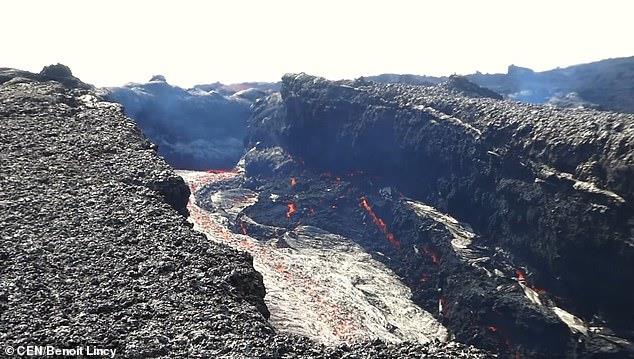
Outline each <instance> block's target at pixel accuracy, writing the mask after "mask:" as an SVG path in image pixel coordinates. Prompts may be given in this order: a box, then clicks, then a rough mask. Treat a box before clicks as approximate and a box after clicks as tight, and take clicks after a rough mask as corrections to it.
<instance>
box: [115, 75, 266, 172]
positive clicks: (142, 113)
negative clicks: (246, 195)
mask: <svg viewBox="0 0 634 359" xmlns="http://www.w3.org/2000/svg"><path fill="white" fill-rule="evenodd" d="M220 85H221V84H218V86H211V85H210V86H208V87H205V86H202V85H201V86H199V87H195V88H192V89H183V88H180V87H177V86H172V85H170V84H169V83H168V82H167V81H166V79H165V77H164V76H162V75H156V76H153V77H152V79H151V80H150V81H149V82H147V83H141V84H138V83H131V84H127V85H125V86H122V87H111V88H108V89H105V90H103V92H104V95H105V96H106V97H107V98H108V99H110V100H111V101H115V102H118V103H120V104H121V105H123V107H124V110H125V114H126V115H127V116H129V117H131V118H133V119H134V120H135V121H136V123H137V124H138V125H139V127H140V128H141V129H142V130H143V132H144V133H145V134H146V135H147V136H148V137H149V138H150V140H152V142H154V143H156V144H157V145H158V152H159V154H160V155H161V156H163V157H164V158H165V160H166V161H167V162H168V163H169V164H170V165H172V166H174V167H175V168H180V169H209V168H231V167H232V166H233V165H234V164H235V163H236V161H237V160H238V159H239V158H240V156H241V155H242V154H243V143H242V140H243V138H244V136H245V133H246V121H247V119H248V117H249V114H250V112H249V107H250V106H251V104H252V103H253V102H254V101H255V100H256V99H258V98H260V97H263V96H265V95H267V94H268V92H267V89H268V88H267V87H266V86H265V85H266V84H262V86H263V89H264V90H262V91H261V90H258V89H257V87H256V88H245V89H242V90H241V91H237V90H234V91H230V88H229V87H221V86H220ZM246 85H247V84H245V86H246ZM253 86H258V84H257V83H256V84H253ZM237 88H241V87H237Z"/></svg>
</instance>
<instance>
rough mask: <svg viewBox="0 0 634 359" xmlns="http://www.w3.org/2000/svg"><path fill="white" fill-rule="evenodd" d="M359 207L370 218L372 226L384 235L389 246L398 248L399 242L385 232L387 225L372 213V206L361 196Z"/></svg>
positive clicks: (392, 235)
mask: <svg viewBox="0 0 634 359" xmlns="http://www.w3.org/2000/svg"><path fill="white" fill-rule="evenodd" d="M359 206H360V207H361V208H363V210H364V211H365V212H366V213H367V214H368V215H369V216H370V218H372V222H374V224H375V225H376V226H377V227H378V228H379V230H380V231H381V232H382V233H383V234H385V238H386V239H387V241H388V242H389V243H390V244H391V245H393V246H395V247H398V246H399V245H400V242H399V241H398V240H397V239H396V238H394V234H392V233H390V232H389V231H388V230H387V225H386V224H385V222H383V220H382V219H381V218H379V216H377V215H376V213H374V211H373V210H372V206H371V205H370V202H369V201H368V198H367V197H365V196H363V197H361V198H360V200H359Z"/></svg>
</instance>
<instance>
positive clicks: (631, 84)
mask: <svg viewBox="0 0 634 359" xmlns="http://www.w3.org/2000/svg"><path fill="white" fill-rule="evenodd" d="M366 78H367V79H370V80H373V81H376V82H379V83H403V84H409V85H430V84H438V83H441V82H444V81H446V80H447V79H448V78H447V77H433V76H418V75H395V74H383V75H378V76H369V77H366ZM466 78H467V79H469V80H470V81H472V82H474V83H476V84H478V85H480V86H482V87H486V88H488V89H490V90H493V91H495V92H497V93H499V94H502V95H505V96H507V97H509V98H511V99H515V100H518V101H522V102H528V103H535V104H552V105H556V106H561V107H579V106H581V107H586V108H596V109H600V110H609V111H616V112H625V113H634V57H624V58H616V59H607V60H602V61H597V62H592V63H588V64H582V65H574V66H570V67H566V68H557V69H553V70H549V71H543V72H535V71H533V70H531V69H528V68H523V67H518V66H514V65H511V66H509V68H508V71H507V73H506V74H482V73H475V74H470V75H466Z"/></svg>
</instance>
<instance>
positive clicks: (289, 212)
mask: <svg viewBox="0 0 634 359" xmlns="http://www.w3.org/2000/svg"><path fill="white" fill-rule="evenodd" d="M295 212H297V205H296V204H295V202H288V203H287V204H286V218H291V217H292V216H293V215H294V214H295Z"/></svg>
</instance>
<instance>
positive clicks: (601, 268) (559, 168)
mask: <svg viewBox="0 0 634 359" xmlns="http://www.w3.org/2000/svg"><path fill="white" fill-rule="evenodd" d="M471 88H473V87H471ZM247 143H248V144H249V146H254V147H255V148H254V150H253V152H251V153H247V167H246V169H247V174H248V175H249V173H251V176H253V177H254V178H255V182H254V186H259V188H260V190H266V189H267V188H271V187H274V186H278V187H280V186H281V185H280V183H282V181H288V177H289V176H296V175H297V176H301V175H303V174H302V173H301V172H298V171H299V170H298V169H297V166H306V170H310V171H311V173H313V175H311V176H314V174H315V173H317V174H318V173H330V174H331V175H332V176H334V177H333V178H335V177H340V178H344V177H345V176H346V175H348V174H350V173H363V177H364V178H365V179H366V180H369V181H371V182H372V183H374V185H372V186H369V187H367V186H366V188H375V189H378V188H381V186H383V187H385V188H388V187H389V188H393V190H392V193H393V191H394V190H397V191H399V192H400V193H401V196H403V197H404V198H411V199H413V200H415V201H420V202H421V203H422V204H423V206H427V205H429V206H433V207H434V208H435V210H437V211H439V212H440V213H446V214H449V215H451V216H453V217H454V218H456V219H457V220H459V221H460V222H462V223H466V224H467V225H469V226H470V227H471V228H473V230H474V231H475V232H476V233H477V235H478V237H479V239H478V245H479V246H480V247H481V248H486V251H487V252H488V253H492V252H496V253H499V256H502V257H508V258H511V259H512V260H506V259H505V260H502V261H501V263H511V264H513V265H515V266H516V267H515V269H514V271H517V273H518V274H517V278H516V279H517V282H518V283H519V284H521V285H520V286H521V287H522V288H523V291H524V292H525V294H526V297H528V298H529V299H531V298H532V299H531V301H532V302H537V303H540V305H539V307H543V305H542V304H544V302H545V301H546V300H547V301H549V302H554V303H556V305H555V304H553V307H555V306H557V308H559V307H564V308H566V310H569V311H571V312H572V313H575V314H576V315H578V316H579V317H580V318H581V319H582V320H583V321H585V323H586V324H585V325H587V326H590V327H592V328H594V329H593V330H597V331H600V329H597V328H606V327H609V328H612V329H613V330H614V331H615V332H616V333H617V334H618V335H620V336H622V337H623V338H628V339H629V340H630V341H631V340H632V338H633V337H634V336H633V333H634V327H632V323H634V310H632V306H631V303H632V302H634V292H633V291H632V290H631V288H632V286H634V235H633V233H634V210H633V206H632V203H633V201H634V181H633V179H634V117H633V116H632V115H623V114H617V113H610V112H600V111H593V110H580V109H574V110H573V109H557V108H551V107H544V106H537V105H527V104H518V103H514V102H511V101H500V100H496V99H493V98H488V97H482V96H480V95H477V94H476V96H474V94H472V93H466V94H465V93H464V92H462V93H459V92H458V91H455V88H448V87H447V86H443V85H440V86H433V87H421V86H408V85H402V84H387V85H381V84H376V83H373V82H369V81H366V80H363V79H359V80H356V81H339V82H331V81H327V80H325V79H322V78H318V77H313V76H309V75H305V74H299V75H287V76H285V77H284V80H283V84H282V89H281V94H279V95H277V94H276V95H272V96H270V97H268V98H266V99H263V100H260V101H259V102H258V103H257V104H256V106H255V108H254V115H253V117H252V120H251V122H250V124H249V137H248V140H247ZM277 146H279V147H277ZM276 148H277V150H276ZM284 153H287V155H284ZM285 156H286V157H285ZM249 157H251V158H250V159H249ZM267 176H268V177H273V178H275V177H278V178H279V179H278V180H277V181H278V182H276V180H272V179H270V178H267ZM258 177H260V178H259V179H258ZM263 178H265V180H263ZM258 181H259V182H258ZM276 183H277V184H276ZM309 188H310V186H309ZM329 188H330V187H329ZM317 192H318V191H317ZM317 192H313V193H317ZM335 195H336V193H333V196H335ZM355 195H356V196H358V195H360V193H358V192H355ZM322 196H323V195H322ZM328 196H330V195H328ZM344 198H348V197H346V196H345V195H344ZM299 199H302V198H301V197H299ZM302 200H303V201H306V199H302ZM352 200H353V201H354V200H358V199H355V198H352ZM373 200H379V203H384V204H380V205H379V207H378V208H379V211H381V213H382V215H384V216H385V217H386V220H385V222H386V223H387V227H388V228H400V230H401V231H404V232H405V233H407V232H408V231H409V233H410V234H409V235H405V237H404V239H403V240H410V239H408V238H411V236H414V235H416V236H419V237H418V240H420V239H421V238H423V239H424V238H431V242H430V240H425V242H424V243H434V238H435V237H434V236H433V235H431V236H430V235H426V234H425V231H422V232H421V230H420V228H419V229H418V230H413V229H408V228H412V227H414V228H415V227H417V226H418V227H421V228H426V227H428V226H427V225H425V224H424V223H419V224H416V221H419V220H416V221H414V220H413V219H412V218H411V215H406V214H398V211H399V210H398V207H399V201H396V203H394V202H393V201H385V200H380V198H372V197H370V201H371V202H372V201H373ZM348 201H350V199H348ZM299 202H300V201H298V203H299ZM401 202H402V201H401ZM257 206H260V209H258V208H257ZM266 206H267V202H266V201H262V202H259V203H258V204H257V205H256V206H254V207H253V208H252V209H251V211H252V212H253V213H247V214H248V215H249V217H251V218H254V219H255V218H257V217H258V216H257V214H258V213H261V215H260V218H257V219H258V222H260V223H263V224H267V225H269V224H270V219H269V220H268V221H267V220H265V219H267V218H277V217H276V216H274V215H271V214H270V213H271V211H272V210H267V209H266V208H265V207H266ZM297 206H300V205H299V204H298V205H297ZM352 207H354V206H353V205H350V204H349V205H348V206H347V207H346V208H352ZM356 208H357V210H358V206H357V207H356ZM422 208H425V207H422ZM282 210H283V209H282ZM298 213H301V211H300V210H299V209H298ZM318 213H319V212H318ZM338 215H343V216H342V217H343V219H342V220H344V221H350V223H353V222H354V221H353V220H351V219H350V218H354V216H355V215H356V216H358V215H359V213H358V212H357V214H353V213H351V212H347V213H339V214H338ZM348 216H350V217H348ZM332 218H333V217H329V221H332V220H333V219H332ZM301 221H302V223H309V224H310V219H308V220H306V219H304V218H301ZM307 221H308V222H307ZM412 221H414V222H412ZM329 223H330V222H329ZM347 223H348V222H346V224H347ZM321 225H323V223H321ZM332 225H333V226H335V227H337V226H338V225H337V223H336V220H335V222H332ZM342 227H343V226H339V228H336V230H333V231H334V232H335V233H337V231H341V230H346V229H345V228H342ZM349 227H350V228H349V230H350V231H352V230H354V226H353V225H352V224H351V225H349ZM395 233H397V231H396V230H395ZM421 233H422V234H421ZM430 233H433V231H432V232H430ZM378 234H379V235H380V233H378ZM421 236H422V237H421ZM379 237H380V236H379ZM398 237H399V235H398V234H397V238H398ZM384 242H385V241H384ZM439 243H442V242H441V241H436V242H435V244H436V245H439ZM445 243H446V241H445ZM401 244H402V243H401ZM409 244H411V243H408V245H409ZM401 248H403V250H404V248H409V249H407V251H409V252H410V253H409V254H408V253H406V252H407V251H406V252H400V253H399V252H398V251H396V252H394V257H399V256H400V258H398V260H396V261H395V262H398V261H406V260H407V258H408V256H413V255H414V254H412V252H415V250H413V249H412V247H409V246H407V247H406V246H404V245H402V246H401ZM440 249H442V248H440ZM440 249H439V250H440ZM419 250H420V249H419ZM417 254H418V253H417ZM441 254H442V253H441ZM394 257H392V258H394ZM483 258H484V257H483ZM487 258H489V259H485V260H484V261H485V262H487V263H488V262H489V261H491V258H493V261H495V256H494V255H488V256H487ZM446 263H450V261H446ZM395 266H401V267H404V268H407V266H406V265H401V264H393V265H392V266H390V268H392V269H393V270H395V272H397V273H399V274H400V275H402V276H403V277H406V278H407V277H408V276H410V277H411V276H412V275H418V274H419V273H415V271H412V270H411V269H410V271H409V272H408V271H407V269H405V270H404V271H402V272H399V271H398V268H395ZM441 267H443V268H442V270H441V271H440V273H441V275H440V278H441V281H440V283H441V284H442V288H443V290H444V291H449V293H450V294H449V296H453V297H454V298H456V299H459V300H458V301H459V302H461V303H463V304H462V305H461V306H459V308H460V309H459V310H458V311H455V312H454V314H455V315H454V316H453V317H452V318H449V319H447V320H446V321H445V322H444V323H445V324H446V325H448V327H449V328H450V329H453V330H454V331H455V333H456V335H458V339H460V340H463V341H466V342H469V341H474V342H476V343H486V342H487V341H489V339H490V338H491V335H489V336H488V338H485V339H484V340H479V339H477V338H475V339H474V337H473V334H474V333H473V330H474V329H473V328H468V327H467V326H465V323H474V320H475V322H476V323H478V325H482V324H483V323H484V322H478V320H479V319H478V318H481V319H483V320H497V321H503V322H506V321H510V322H509V323H506V325H507V326H508V327H509V328H510V334H509V335H511V336H512V337H513V338H514V340H516V341H517V340H520V341H521V340H526V342H525V343H521V344H519V345H516V346H515V347H516V348H518V349H519V350H520V351H522V352H527V353H534V354H536V355H537V354H539V355H542V356H544V357H552V356H564V355H567V356H570V355H573V353H577V354H578V353H585V354H584V355H586V354H587V355H596V356H601V355H615V357H619V355H621V356H622V355H624V354H623V353H624V352H623V351H620V350H625V351H628V350H629V355H632V352H631V350H632V347H631V344H629V343H628V341H627V340H624V341H620V342H619V343H621V344H623V343H624V344H623V346H622V347H621V349H618V348H617V349H614V348H611V347H610V345H611V344H610V345H607V347H605V348H601V344H597V341H599V342H601V341H606V342H609V340H605V338H598V339H597V340H595V339H593V338H592V335H590V337H589V339H588V338H586V339H583V340H580V341H579V342H584V344H583V345H582V346H584V348H575V347H574V346H575V345H576V344H574V343H577V342H578V340H577V338H576V337H575V335H573V336H572V338H571V339H565V337H566V335H568V334H565V333H563V332H562V331H561V330H562V326H561V325H559V326H558V325H557V324H556V322H559V323H560V324H563V319H561V320H560V319H555V321H552V318H553V317H552V316H551V315H550V314H549V313H548V312H549V311H546V312H543V313H539V310H537V311H535V312H532V313H531V312H530V311H528V310H529V308H531V305H530V304H522V302H521V301H518V300H516V299H512V298H513V296H514V295H511V296H509V295H506V294H498V296H502V298H497V299H495V298H496V297H495V296H493V295H492V293H494V291H491V290H490V289H488V288H487V287H488V286H489V285H490V284H487V283H484V282H483V279H482V277H479V278H480V279H476V283H480V284H481V286H480V287H478V286H473V285H472V286H468V285H465V284H464V282H465V281H466V282H467V283H469V280H468V279H465V278H470V277H471V275H466V276H463V277H462V283H461V279H460V278H461V277H460V276H454V275H453V274H455V273H457V272H460V271H463V270H462V269H460V268H461V267H460V266H458V265H453V264H450V265H445V263H444V262H443V261H441ZM496 268H497V267H496ZM464 272H468V271H464ZM443 273H444V274H443ZM452 273H453V274H452ZM476 277H477V276H476ZM474 278H475V277H474ZM434 279H436V278H434ZM491 283H496V281H492V282H491ZM527 283H528V284H527ZM498 284H502V283H498ZM535 284H538V285H539V288H538V287H536V286H535ZM528 286H530V287H531V288H529V289H531V290H530V291H529V290H526V289H525V288H527V287H528ZM439 287H440V285H439ZM452 288H453V289H452ZM500 288H502V287H499V286H498V287H496V288H494V289H495V290H497V291H498V292H499V291H500V290H501V289H500ZM415 289H416V288H413V291H415ZM542 292H543V293H546V294H545V297H544V296H542V294H541V293H542ZM452 293H453V294H452ZM534 293H537V294H534ZM537 296H538V297H539V298H541V299H539V298H536V297H537ZM546 297H547V298H546ZM421 298H422V299H421V300H422V301H424V300H429V298H433V297H430V296H426V295H425V294H424V292H423V295H422V296H421ZM537 299H539V300H537ZM492 300H493V301H492ZM497 301H502V302H501V303H496V302H497ZM423 305H424V304H423ZM553 307H551V308H553ZM456 308H458V307H456ZM475 308H477V309H480V308H482V310H483V312H482V313H481V315H474V313H472V312H471V313H470V312H469V310H474V309H475ZM486 308H489V309H486ZM487 310H491V311H492V312H487ZM554 311H555V312H557V310H554ZM500 312H501V313H502V314H501V316H500V317H497V318H496V317H495V315H496V314H495V313H497V314H500ZM491 315H493V316H491ZM561 317H562V316H560V318H561ZM474 318H475V319H474ZM513 318H514V319H513ZM513 321H515V323H513ZM527 323H528V324H527ZM522 327H525V328H533V329H534V328H550V329H548V331H547V332H548V333H550V334H545V335H546V336H547V337H548V338H549V339H552V340H553V343H552V346H550V347H548V346H547V345H542V343H541V342H543V341H541V342H540V340H541V339H539V338H543V335H544V334H543V333H544V332H543V331H540V330H536V331H535V332H534V333H532V334H531V333H528V332H526V331H524V332H523V331H522V330H521V329H520V328H522ZM496 328H497V327H496ZM566 330H567V329H566ZM601 330H603V329H601ZM584 331H585V330H584ZM527 333H528V334H527ZM540 333H542V334H540ZM612 334H614V333H612ZM523 335H524V337H525V338H524V339H522V336H523ZM530 336H533V339H529V338H527V337H530ZM535 339H537V340H535ZM616 342H617V341H615V342H614V343H616ZM566 343H567V344H566ZM621 344H615V345H616V346H617V347H618V346H620V345H621ZM628 348H629V349H628ZM542 350H543V351H542ZM540 351H541V353H538V352H540ZM610 353H612V354H610ZM614 353H616V354H614ZM577 354H575V355H577Z"/></svg>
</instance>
